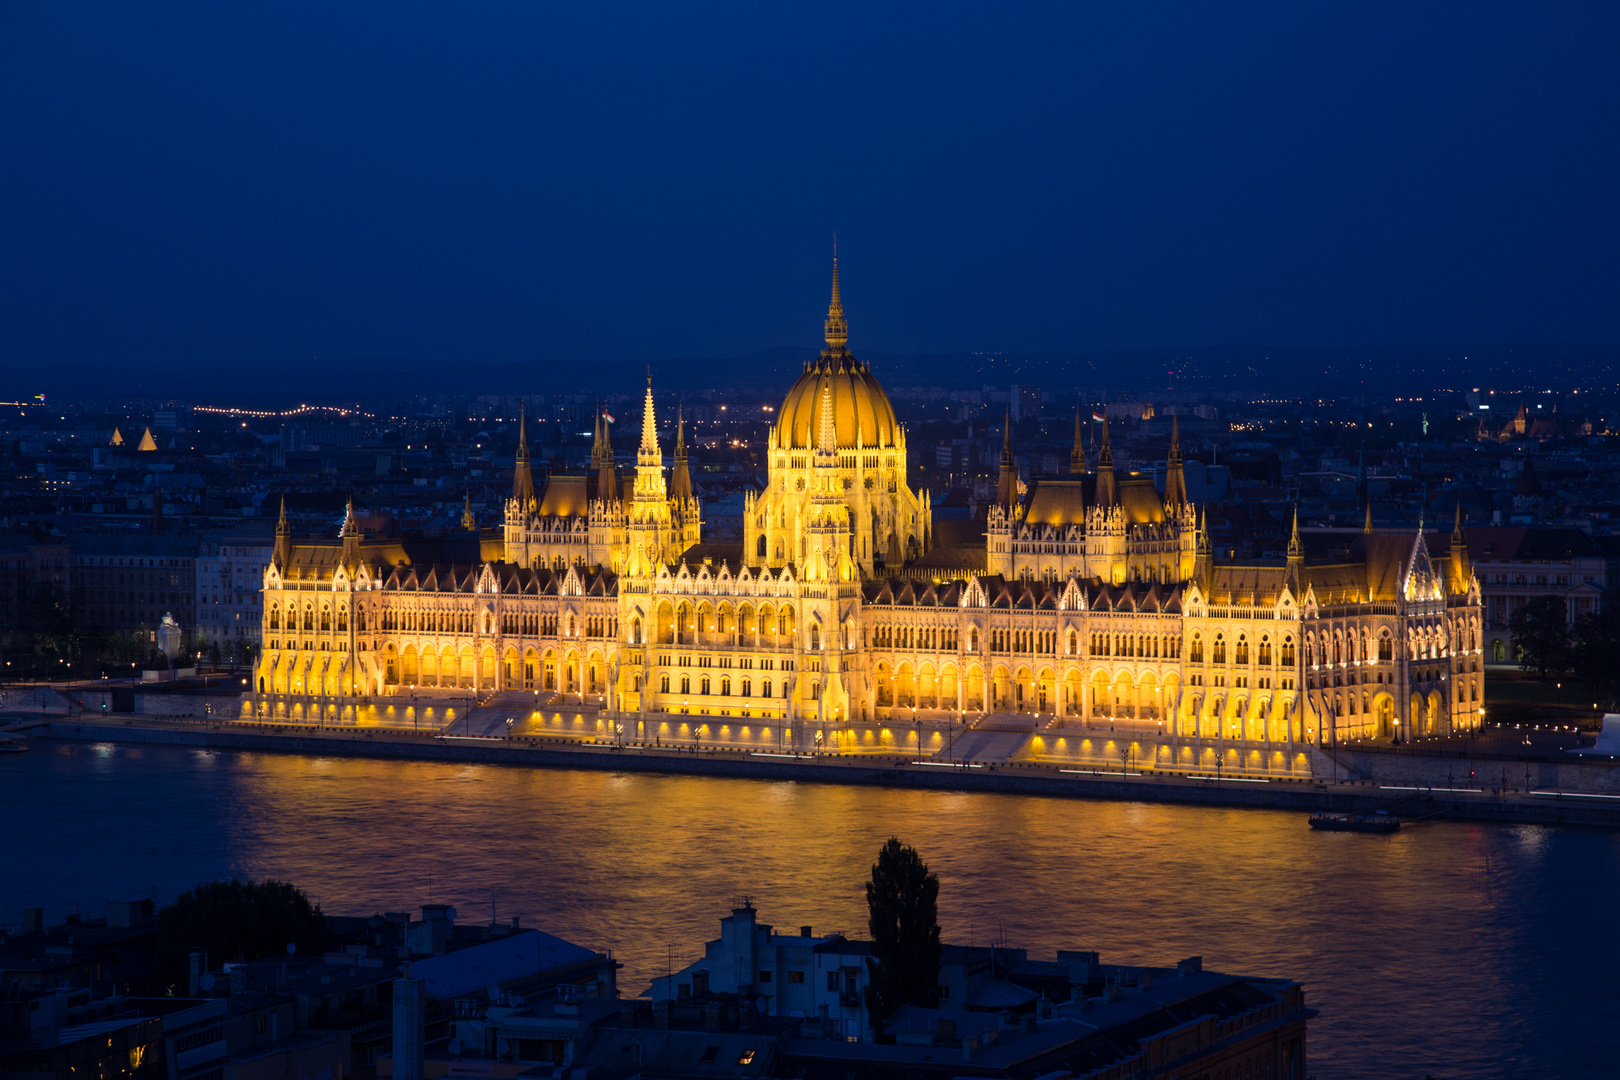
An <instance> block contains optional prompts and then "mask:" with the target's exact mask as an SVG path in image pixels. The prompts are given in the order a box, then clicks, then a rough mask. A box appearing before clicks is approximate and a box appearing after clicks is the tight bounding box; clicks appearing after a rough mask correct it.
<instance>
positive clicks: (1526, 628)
mask: <svg viewBox="0 0 1620 1080" xmlns="http://www.w3.org/2000/svg"><path fill="white" fill-rule="evenodd" d="M1508 630H1509V632H1510V633H1511V634H1512V635H1513V651H1514V652H1515V653H1516V654H1517V655H1518V657H1519V662H1520V663H1522V664H1523V665H1524V666H1525V667H1527V668H1530V669H1531V670H1533V671H1535V672H1536V673H1537V674H1538V675H1540V676H1541V677H1542V678H1543V679H1545V678H1546V677H1547V676H1548V675H1549V674H1550V673H1552V672H1555V671H1564V670H1567V669H1568V667H1569V659H1570V656H1569V644H1570V641H1569V615H1568V612H1567V611H1566V609H1565V606H1564V600H1563V598H1562V597H1558V596H1538V597H1536V598H1535V599H1534V600H1530V601H1528V602H1527V603H1525V605H1524V606H1523V607H1521V608H1519V609H1518V610H1517V611H1515V612H1514V613H1513V614H1512V615H1510V616H1508Z"/></svg>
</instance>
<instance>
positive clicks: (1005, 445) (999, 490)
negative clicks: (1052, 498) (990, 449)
mask: <svg viewBox="0 0 1620 1080" xmlns="http://www.w3.org/2000/svg"><path fill="white" fill-rule="evenodd" d="M996 505H997V506H1000V507H1001V508H1002V509H1003V510H1005V511H1007V513H1008V515H1011V514H1012V512H1013V509H1014V507H1016V506H1017V505H1018V468H1017V466H1016V465H1014V464H1013V452H1012V406H1011V405H1009V406H1008V407H1007V414H1006V418H1005V419H1003V420H1002V423H1001V475H1000V477H999V478H998V479H997V482H996Z"/></svg>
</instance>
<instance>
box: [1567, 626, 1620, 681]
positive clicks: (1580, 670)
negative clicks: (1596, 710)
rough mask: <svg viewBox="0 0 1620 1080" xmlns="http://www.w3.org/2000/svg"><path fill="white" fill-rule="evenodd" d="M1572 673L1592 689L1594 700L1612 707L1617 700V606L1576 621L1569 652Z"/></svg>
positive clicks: (1619, 653)
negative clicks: (1572, 646)
mask: <svg viewBox="0 0 1620 1080" xmlns="http://www.w3.org/2000/svg"><path fill="white" fill-rule="evenodd" d="M1572 652H1573V660H1574V668H1575V674H1576V675H1578V676H1580V678H1581V679H1582V681H1584V682H1585V683H1586V685H1587V688H1588V689H1590V690H1591V692H1592V695H1593V700H1594V701H1598V702H1601V703H1602V704H1603V705H1606V706H1607V705H1612V704H1614V703H1615V701H1616V700H1617V699H1620V663H1616V661H1615V657H1617V656H1620V606H1615V605H1610V606H1609V607H1606V608H1604V609H1603V610H1601V611H1592V612H1588V613H1587V614H1585V615H1582V616H1581V617H1580V618H1579V619H1577V620H1576V621H1575V644H1574V648H1573V650H1572Z"/></svg>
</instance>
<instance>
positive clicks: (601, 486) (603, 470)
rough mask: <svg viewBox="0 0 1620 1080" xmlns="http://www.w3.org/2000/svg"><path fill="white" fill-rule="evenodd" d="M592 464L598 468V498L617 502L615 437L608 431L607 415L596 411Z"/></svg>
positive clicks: (619, 495)
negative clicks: (614, 464)
mask: <svg viewBox="0 0 1620 1080" xmlns="http://www.w3.org/2000/svg"><path fill="white" fill-rule="evenodd" d="M591 464H592V465H594V466H595V467H596V497H597V498H598V499H601V500H602V501H603V502H610V503H611V502H617V501H618V500H619V499H620V498H622V495H621V493H620V491H619V474H618V472H617V470H615V469H614V467H613V436H612V434H610V433H609V431H608V419H607V415H606V414H605V413H603V412H602V410H601V409H597V410H596V444H595V445H594V446H593V447H592V448H591Z"/></svg>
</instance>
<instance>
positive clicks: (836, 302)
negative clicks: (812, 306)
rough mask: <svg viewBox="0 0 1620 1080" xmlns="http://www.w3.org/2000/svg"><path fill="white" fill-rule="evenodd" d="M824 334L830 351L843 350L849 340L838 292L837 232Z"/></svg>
mask: <svg viewBox="0 0 1620 1080" xmlns="http://www.w3.org/2000/svg"><path fill="white" fill-rule="evenodd" d="M825 335H826V338H827V348H828V350H829V351H831V352H843V351H844V346H845V345H846V344H847V343H848V342H849V323H847V322H845V321H844V301H843V298H842V297H841V296H840V295H839V292H838V234H837V233H833V282H832V303H830V304H828V305H827V322H826V326H825Z"/></svg>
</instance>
